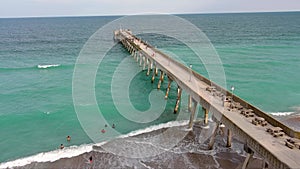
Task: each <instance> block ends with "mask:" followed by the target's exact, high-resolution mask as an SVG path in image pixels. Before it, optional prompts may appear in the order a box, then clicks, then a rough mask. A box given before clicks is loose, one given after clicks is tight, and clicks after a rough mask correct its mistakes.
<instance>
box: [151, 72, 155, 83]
mask: <svg viewBox="0 0 300 169" xmlns="http://www.w3.org/2000/svg"><path fill="white" fill-rule="evenodd" d="M154 79H155V69H153V73H152V78H151V83H153V82H154Z"/></svg>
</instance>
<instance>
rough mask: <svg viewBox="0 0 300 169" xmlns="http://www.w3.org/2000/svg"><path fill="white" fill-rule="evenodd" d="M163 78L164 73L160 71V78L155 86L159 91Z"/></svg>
mask: <svg viewBox="0 0 300 169" xmlns="http://www.w3.org/2000/svg"><path fill="white" fill-rule="evenodd" d="M163 78H164V72H163V71H162V70H160V78H159V81H158V84H157V89H160V86H161V83H162V82H163Z"/></svg>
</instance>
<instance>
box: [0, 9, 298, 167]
mask: <svg viewBox="0 0 300 169" xmlns="http://www.w3.org/2000/svg"><path fill="white" fill-rule="evenodd" d="M180 17H182V18H184V19H187V20H188V21H190V22H192V23H193V24H195V25H196V26H197V27H199V28H200V29H201V30H202V31H203V32H204V33H205V34H206V35H207V36H208V38H209V39H210V40H211V42H212V44H213V45H214V46H215V48H216V50H217V52H218V54H219V56H220V58H221V60H222V63H223V66H224V69H225V73H226V80H227V85H228V86H231V85H234V86H235V91H234V92H235V94H237V95H238V96H240V97H241V98H243V99H245V100H247V101H249V102H250V103H253V104H254V105H256V106H258V107H259V108H260V109H262V110H264V111H266V112H269V113H277V112H278V113H280V112H293V113H299V111H300V110H299V109H300V88H299V86H300V76H299V72H300V12H289V13H251V14H250V13H249V14H201V15H200V14H199V15H180ZM116 18H118V17H68V18H63V17H62V18H26V19H0V162H5V161H11V160H15V159H18V158H21V157H25V156H29V155H34V154H37V153H40V152H47V151H51V150H54V149H57V147H58V146H59V145H60V143H64V144H65V146H71V145H82V144H89V143H91V142H92V141H91V139H89V137H88V136H87V135H86V134H85V132H84V131H83V129H82V128H81V126H80V123H79V121H78V119H77V116H76V113H75V110H74V107H73V100H72V76H73V69H74V65H75V61H76V58H77V56H78V55H79V52H80V50H81V48H82V47H83V45H84V44H85V42H86V41H87V40H88V38H89V37H90V36H91V35H92V34H93V33H94V32H95V31H97V30H98V29H99V28H100V27H101V26H103V25H105V24H107V23H108V22H110V21H113V20H114V19H116ZM112 36H113V35H112ZM140 36H141V37H142V38H143V39H146V40H147V41H148V42H149V43H151V44H153V45H155V46H157V47H158V48H159V49H163V50H168V51H171V52H173V53H176V54H177V55H189V52H190V51H188V50H186V49H185V47H184V45H182V44H180V43H179V42H178V41H176V40H175V39H172V38H168V37H164V36H162V35H151V34H145V35H140ZM127 56H128V53H127V51H126V50H125V49H124V48H123V47H122V46H121V45H115V46H114V47H113V48H112V49H111V51H110V52H109V53H108V54H107V56H105V58H104V60H103V62H102V63H101V64H102V65H100V68H99V70H98V73H97V79H96V82H95V84H96V87H95V90H96V97H97V101H98V104H99V106H100V108H101V111H102V112H103V114H104V117H105V118H106V120H107V121H108V123H109V124H110V125H111V124H112V123H116V124H117V126H118V127H117V130H118V131H119V132H121V133H124V134H125V133H129V132H131V131H134V130H138V129H143V128H145V127H147V126H151V125H156V124H160V123H165V122H168V121H172V120H175V119H176V115H174V114H173V106H174V104H175V99H176V90H175V84H173V89H172V90H171V94H170V99H169V100H168V103H167V107H166V109H165V112H164V113H163V114H162V115H161V116H160V117H159V118H158V119H157V120H155V121H153V122H151V123H146V124H139V123H135V122H131V121H129V120H126V119H125V118H124V117H122V116H121V115H120V114H119V113H118V111H117V110H116V108H115V107H114V104H113V101H112V97H111V93H110V91H111V86H110V83H111V79H112V75H113V73H114V71H115V68H116V67H117V65H118V64H119V63H120V62H121V61H122V59H124V58H125V57H127ZM183 60H184V61H185V62H186V63H189V61H190V60H189V57H186V58H184V59H183ZM190 62H191V61H190ZM47 65H52V67H49V66H47ZM194 65H195V66H194V67H193V68H194V69H195V70H196V71H198V72H199V73H201V74H204V75H206V76H207V73H206V71H205V69H204V68H203V66H201V63H194ZM45 67H47V68H45ZM156 83H157V82H156ZM166 85H167V84H166V83H164V84H163V87H162V89H164V88H166ZM155 88H156V84H151V83H150V77H147V76H145V72H142V73H140V74H138V75H137V76H136V78H135V79H134V81H133V82H132V83H131V86H130V98H131V101H132V103H133V105H134V106H135V107H136V108H137V109H138V110H141V111H144V110H147V109H148V108H149V107H150V104H149V102H148V101H147V99H148V95H143V94H141V93H150V91H151V90H152V89H155ZM67 135H71V136H72V138H73V139H72V142H71V143H66V141H65V137H66V136H67Z"/></svg>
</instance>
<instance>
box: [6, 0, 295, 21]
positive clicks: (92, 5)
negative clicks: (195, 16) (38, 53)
mask: <svg viewBox="0 0 300 169" xmlns="http://www.w3.org/2000/svg"><path fill="white" fill-rule="evenodd" d="M269 11H300V0H0V17H27V16H85V15H132V14H145V13H160V14H162V13H167V14H174V13H175V14H179V13H220V12H221V13H222V12H269Z"/></svg>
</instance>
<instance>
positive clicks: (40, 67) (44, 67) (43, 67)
mask: <svg viewBox="0 0 300 169" xmlns="http://www.w3.org/2000/svg"><path fill="white" fill-rule="evenodd" d="M58 66H60V64H52V65H37V67H38V68H39V69H47V68H50V67H58Z"/></svg>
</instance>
